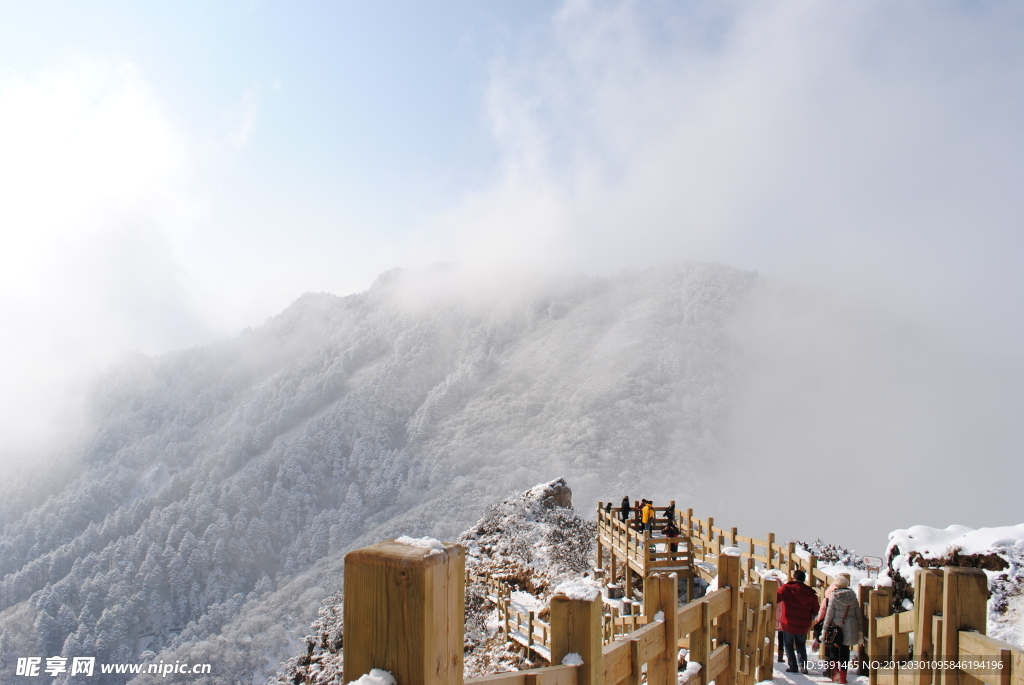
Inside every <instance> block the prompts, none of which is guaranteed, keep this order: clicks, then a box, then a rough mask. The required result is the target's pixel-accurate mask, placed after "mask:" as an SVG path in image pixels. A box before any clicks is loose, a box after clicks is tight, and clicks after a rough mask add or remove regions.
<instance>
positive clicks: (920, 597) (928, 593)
mask: <svg viewBox="0 0 1024 685" xmlns="http://www.w3.org/2000/svg"><path fill="white" fill-rule="evenodd" d="M942 578H943V573H942V570H941V569H937V568H927V569H918V570H917V572H916V574H915V578H914V610H915V611H916V612H917V623H916V625H915V626H914V660H915V661H917V662H919V663H920V664H927V663H928V662H929V661H931V660H932V659H934V658H935V651H936V650H935V644H936V641H937V639H938V637H939V636H938V635H932V616H934V615H935V614H938V613H940V612H941V611H942ZM932 675H933V674H932V670H931V669H930V668H927V667H925V668H920V667H919V668H918V670H917V672H916V673H915V674H914V685H932Z"/></svg>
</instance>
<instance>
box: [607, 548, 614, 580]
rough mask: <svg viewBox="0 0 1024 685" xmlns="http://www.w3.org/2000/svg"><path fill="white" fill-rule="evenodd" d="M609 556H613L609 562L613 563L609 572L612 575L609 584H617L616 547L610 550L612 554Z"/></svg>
mask: <svg viewBox="0 0 1024 685" xmlns="http://www.w3.org/2000/svg"><path fill="white" fill-rule="evenodd" d="M608 556H610V557H611V560H610V562H609V563H610V564H611V570H610V571H609V574H610V575H611V581H609V583H608V584H609V585H614V584H615V577H616V573H615V571H616V568H615V548H614V547H613V548H612V549H611V550H610V554H609V555H608Z"/></svg>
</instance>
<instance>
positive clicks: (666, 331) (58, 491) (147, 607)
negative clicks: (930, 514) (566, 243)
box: [0, 264, 1017, 684]
mask: <svg viewBox="0 0 1024 685" xmlns="http://www.w3.org/2000/svg"><path fill="white" fill-rule="evenodd" d="M779 292H781V290H780V289H779V288H778V287H777V286H774V285H772V284H768V283H766V282H765V280H764V279H762V278H761V277H759V276H757V275H756V274H753V273H750V272H746V271H742V270H738V269H733V268H729V267H725V266H720V265H708V264H684V265H674V266H666V267H662V268H656V269H650V270H646V271H642V272H624V273H621V274H618V275H616V276H613V277H608V278H597V277H581V276H579V277H574V276H558V275H550V274H537V273H531V274H525V275H524V274H517V275H515V276H514V277H506V276H505V275H493V274H488V275H485V276H480V277H478V276H473V275H467V273H466V272H464V271H460V270H458V269H449V268H437V269H433V270H431V271H428V272H425V273H416V274H411V273H407V272H402V271H393V272H388V273H386V274H384V275H382V276H381V277H380V278H379V279H378V280H377V281H376V282H375V283H374V285H373V286H372V287H371V288H370V289H369V290H368V291H367V292H365V293H361V294H357V295H351V296H348V297H335V296H332V295H326V294H307V295H304V296H303V297H301V298H299V299H298V300H297V301H296V302H295V303H294V304H293V305H292V306H290V307H289V308H288V309H287V310H285V311H284V312H282V313H281V314H280V315H278V316H276V317H274V318H272V319H270V320H268V321H267V322H266V323H265V324H264V325H262V326H260V327H258V328H256V329H253V330H247V331H245V332H243V333H242V334H241V335H240V336H238V337H237V338H235V339H232V340H227V341H223V342H220V343H217V344H213V345H209V346H206V347H201V348H195V349H190V350H184V351H179V352H174V353H170V354H166V355H163V356H160V357H155V358H145V357H139V358H136V359H134V360H130V361H126V362H125V363H124V364H123V365H121V366H120V367H118V368H117V369H116V370H115V371H114V372H112V373H111V374H110V375H109V376H108V377H106V378H104V379H103V381H102V382H101V383H100V384H99V386H98V389H97V392H96V396H95V398H94V401H93V403H92V405H91V407H90V410H91V412H92V415H93V416H94V421H95V423H94V426H95V427H94V430H93V432H92V433H91V434H90V435H88V436H87V437H86V438H85V439H84V440H83V442H82V444H81V446H80V447H79V448H77V449H76V450H75V451H72V452H68V453H67V454H63V455H61V456H60V460H59V463H61V464H62V467H61V468H60V469H59V470H58V471H56V472H53V471H51V472H46V473H40V474H39V475H40V477H39V478H37V479H35V480H34V483H35V484H34V485H33V486H32V487H26V485H25V481H14V480H6V481H4V482H0V661H2V665H0V672H2V677H0V680H2V682H4V683H7V682H18V678H16V677H15V676H14V675H13V669H14V664H15V659H16V658H17V657H19V656H41V657H48V656H55V655H59V654H64V655H66V656H69V657H71V656H76V655H77V656H82V655H95V656H96V657H97V660H98V661H99V662H106V663H139V662H140V661H146V660H163V661H164V662H165V663H173V662H175V661H181V662H188V663H192V664H196V663H210V664H211V666H212V677H211V678H209V679H208V682H210V683H231V684H234V683H236V682H238V681H242V682H260V683H262V682H265V681H266V679H267V678H268V677H269V676H270V675H272V674H274V673H276V672H277V670H278V664H279V662H280V660H281V659H282V658H285V657H289V656H291V655H293V654H295V653H297V652H298V651H300V650H301V649H303V648H304V644H305V643H304V641H303V638H304V636H305V635H306V632H307V630H308V626H309V624H310V621H312V620H313V619H314V618H315V617H316V616H317V612H318V610H319V608H320V606H321V601H322V600H323V598H324V597H327V596H329V595H332V594H333V593H336V592H338V590H339V589H340V588H341V584H342V568H343V557H344V554H345V552H347V551H348V550H350V549H353V548H355V547H359V546H362V545H365V544H370V543H372V542H376V541H378V540H381V539H387V538H393V537H397V536H399V535H412V536H424V535H429V536H431V537H435V538H440V539H448V540H451V539H454V538H455V537H456V536H458V535H459V534H460V532H462V531H464V530H466V529H467V528H469V527H470V526H471V525H473V523H474V522H475V521H476V519H477V517H478V516H479V513H480V512H481V511H483V510H484V508H485V507H486V506H487V505H489V504H491V503H492V502H495V501H500V500H501V499H502V498H503V497H505V496H506V495H507V494H508V493H509V492H510V491H517V490H525V489H527V488H529V487H531V486H532V485H533V484H535V483H538V482H548V481H551V480H552V479H553V478H556V477H560V476H564V477H565V478H566V480H567V481H568V482H571V483H572V487H573V492H574V500H575V502H576V506H577V509H578V510H579V511H580V512H582V513H583V514H584V515H585V516H589V512H588V511H587V508H588V507H590V506H593V505H594V503H595V502H596V500H598V499H601V500H608V499H614V500H616V501H617V500H618V499H619V498H621V496H622V495H623V494H624V493H627V492H628V493H631V494H632V495H634V496H636V495H641V496H644V497H648V498H651V499H654V500H656V501H659V502H664V501H668V500H673V499H674V500H676V501H678V502H680V503H681V504H682V505H683V506H693V507H694V508H695V509H696V510H697V511H698V512H701V514H700V515H702V516H703V515H707V514H708V513H710V514H712V515H715V516H716V517H720V520H721V521H730V522H732V523H733V524H734V525H737V526H739V527H740V530H741V532H743V533H745V534H755V535H757V534H759V533H760V531H758V530H756V528H757V527H759V526H760V527H762V528H763V529H765V528H766V529H767V530H771V531H774V532H777V533H778V534H780V535H793V536H794V537H795V536H798V535H803V534H807V535H814V534H818V535H823V536H829V537H831V536H833V535H835V536H836V537H838V538H845V535H846V533H843V534H839V533H834V532H833V530H832V528H830V527H828V525H827V524H826V522H825V521H823V520H822V517H827V516H828V511H822V512H820V515H819V516H815V517H808V516H807V511H808V507H807V503H806V500H802V499H800V498H793V499H786V498H784V497H779V496H778V491H777V486H774V485H772V484H773V482H774V481H775V479H777V478H779V473H780V468H781V467H783V466H785V464H786V463H787V462H786V460H787V459H789V460H790V461H794V460H797V461H799V460H801V459H810V458H814V457H816V456H820V455H827V456H829V459H828V460H824V459H821V460H819V461H817V462H816V463H815V469H814V475H813V477H814V478H820V479H823V480H825V481H828V480H829V479H834V478H837V477H840V478H841V477H845V473H846V472H845V470H844V469H845V468H846V465H847V464H850V463H853V460H854V459H857V460H859V461H858V462H857V463H859V464H860V465H861V468H862V469H865V470H870V464H867V463H865V462H864V458H865V457H864V455H876V457H875V458H876V460H877V461H878V462H879V464H880V465H881V466H882V467H884V468H885V469H887V473H889V474H890V477H889V478H888V479H887V480H888V481H891V482H893V483H894V484H896V485H894V487H898V482H899V479H900V473H899V468H900V465H901V464H902V463H904V462H901V461H900V460H897V459H892V458H889V455H890V452H891V451H893V450H897V451H899V450H903V449H904V448H906V447H907V445H911V446H913V447H914V449H923V448H922V447H921V446H920V445H917V444H916V443H914V442H913V440H916V437H915V436H919V435H928V436H932V435H934V436H939V437H941V435H940V433H939V432H936V431H935V430H933V429H934V428H935V426H936V425H939V426H940V428H941V427H945V426H954V425H956V426H959V425H961V424H963V425H969V422H966V421H959V422H953V421H945V422H941V423H940V424H936V423H935V421H933V420H932V419H931V418H930V417H932V416H934V415H937V414H936V412H932V411H928V412H926V411H923V409H922V411H921V412H920V414H919V415H920V416H921V417H924V418H922V419H921V421H922V422H924V423H921V424H915V423H914V421H915V420H916V419H915V416H917V415H913V416H908V415H906V414H905V413H902V414H901V413H896V412H894V411H893V407H894V406H897V405H898V406H899V407H903V406H909V405H913V406H915V407H923V408H929V407H930V405H928V402H931V401H933V398H943V397H950V396H952V397H964V398H970V399H971V401H972V402H973V401H974V398H976V397H977V396H978V395H977V394H973V395H972V394H969V393H961V394H957V395H950V394H949V393H939V392H933V391H932V390H931V389H930V387H931V386H928V385H925V386H923V387H924V389H923V390H920V391H918V390H915V388H917V387H918V384H919V377H923V376H924V371H925V370H926V371H929V377H931V376H930V371H931V368H932V367H927V368H926V365H924V362H921V361H920V360H921V359H923V358H924V355H923V354H922V349H924V348H923V347H922V346H921V345H920V344H918V340H917V339H916V338H914V337H913V336H912V335H907V334H906V331H905V330H904V329H903V328H900V327H898V326H897V327H895V328H894V327H889V328H886V327H885V326H882V327H875V328H872V327H871V326H869V325H868V323H871V322H874V321H875V320H874V319H872V318H871V317H870V316H865V315H863V314H862V313H855V314H856V315H849V314H850V312H848V311H845V310H842V309H841V308H839V309H833V308H829V307H821V306H818V307H817V309H815V308H814V307H813V306H809V304H808V303H809V302H812V301H813V298H810V299H809V298H807V297H805V296H804V295H803V294H800V293H797V295H796V296H795V297H790V294H785V296H783V297H775V296H774V295H773V296H766V295H765V293H775V294H778V293H779ZM773 298H774V299H773ZM819 304H820V303H819ZM808 312H809V313H808ZM822 312H825V313H824V314H822ZM815 317H818V318H825V319H829V321H832V322H834V321H839V322H840V324H841V325H837V326H833V327H829V326H819V325H817V323H816V322H817V321H818V319H817V318H815ZM829 317H831V318H829ZM863 331H869V333H862V332H863ZM878 331H881V333H878ZM808 341H810V342H808ZM894 349H895V350H898V351H899V354H896V355H895V356H893V355H892V354H891V351H892V350H894ZM858 355H862V356H860V357H859V356H858ZM884 355H889V356H888V357H886V356H884ZM900 355H902V356H900ZM865 359H867V361H865ZM906 359H911V360H913V363H914V364H916V366H913V367H912V369H913V371H914V373H912V374H909V375H906V377H903V376H900V375H899V374H898V373H894V371H893V369H899V368H902V366H901V365H902V364H903V363H904V360H906ZM879 360H882V361H885V362H886V363H885V364H881V363H879ZM948 367H949V365H948V364H941V365H939V364H937V365H936V366H935V367H934V368H937V369H942V368H948ZM893 378H897V379H902V380H901V381H900V382H903V385H902V386H899V387H898V388H897V390H903V391H905V392H902V393H901V392H890V390H891V386H890V385H888V384H889V383H890V380H891V379H893ZM940 380H941V377H940ZM833 381H835V382H833ZM822 389H824V390H822ZM820 392H825V393H826V395H825V396H824V401H823V400H822V397H823V396H822V395H821V394H820ZM829 392H831V393H832V394H831V395H829V394H828V393H829ZM919 395H921V396H923V398H922V397H919ZM794 398H795V399H794ZM787 402H789V404H788V405H786V403H787ZM784 405H785V406H784ZM1007 406H1010V405H1009V404H1008V405H1007ZM939 409H942V410H945V409H946V407H944V406H943V407H939ZM984 414H985V416H986V417H987V418H991V417H992V416H994V414H993V413H992V412H991V411H988V410H986V411H985V412H984ZM938 415H941V414H938ZM961 416H966V414H962V415H961ZM737 417H739V418H737ZM887 422H891V423H887ZM737 424H739V426H740V427H741V428H742V430H737ZM893 426H897V427H898V428H899V430H900V431H904V432H902V433H900V432H894V431H895V430H896V429H895V428H893ZM921 426H925V427H927V428H928V430H931V431H932V432H931V433H928V432H927V431H925V430H923V429H922V430H918V428H921ZM866 428H867V429H866ZM964 430H966V429H964ZM976 433H977V434H978V435H981V434H983V433H981V432H980V431H976ZM876 434H877V435H883V436H885V439H884V440H880V439H878V438H876V437H874V436H875V435H876ZM985 434H986V435H987V433H985ZM972 435H974V433H972ZM835 436H839V437H840V438H841V439H836V437H835ZM865 436H866V437H865ZM861 440H868V442H869V443H870V444H867V445H866V446H865V445H864V444H862V443H861V442H859V441H861ZM901 440H902V442H901ZM936 441H937V442H936V444H938V437H936ZM947 442H948V441H947ZM890 443H891V444H890ZM942 444H946V443H945V442H943V443H942ZM949 444H952V445H954V446H955V445H956V444H958V443H955V442H949ZM971 444H972V446H973V445H974V443H971ZM928 447H929V450H931V451H930V452H929V454H930V455H934V454H935V453H936V450H938V449H940V448H939V447H934V449H933V447H932V446H928ZM869 448H870V449H869ZM991 453H992V454H996V455H998V454H1001V452H998V451H992V452H991ZM737 454H740V455H748V456H747V458H746V461H743V460H738V458H737V457H736V455H737ZM787 455H795V456H787ZM730 459H731V460H732V461H730ZM905 463H906V464H910V465H912V464H913V461H912V460H905ZM979 470H981V471H983V469H981V467H980V462H979ZM957 477H958V479H964V478H969V474H967V475H964V474H960V473H958V476H957ZM807 478H808V483H810V480H811V475H808V476H807ZM1015 482H1017V481H1014V480H1013V479H1012V478H1010V477H1007V478H1004V479H1001V481H1000V483H1010V484H1012V483H1015ZM998 485H999V484H998V483H997V484H995V485H994V486H993V487H996V486H998ZM768 486H771V487H768ZM965 487H966V486H965ZM1006 487H1010V486H1009V485H1007V486H1006ZM808 488H809V491H810V485H808ZM990 494H991V493H990V491H988V490H987V491H986V496H989V495H990ZM993 496H994V495H993ZM765 497H770V498H772V502H771V506H770V507H766V506H765V502H764V500H763V498H765ZM966 497H967V495H963V494H961V496H960V497H959V499H958V501H963V502H967V500H966V499H965V498H966ZM759 498H761V499H759ZM905 499H906V506H907V507H912V508H913V511H915V512H924V511H926V507H927V506H931V505H929V504H928V502H920V501H914V500H912V499H911V498H905ZM990 499H991V497H990ZM932 500H934V501H941V500H938V499H936V498H929V500H928V501H929V502H930V501H932ZM893 501H894V502H896V503H897V504H899V503H900V502H903V501H904V498H900V499H898V500H897V499H894V500H893ZM588 503H590V504H588ZM968 504H969V503H968ZM936 506H938V505H936ZM964 506H967V504H964ZM878 511H879V512H881V511H882V510H881V509H879V510H878ZM875 513H876V514H877V515H878V516H881V515H882V514H880V513H878V512H875ZM884 513H885V516H886V518H887V519H890V520H887V521H886V522H885V525H886V527H885V528H884V529H883V532H882V533H881V536H880V537H882V538H884V532H885V531H888V530H891V529H892V528H893V527H895V526H897V525H901V524H903V525H905V524H904V523H903V522H902V521H899V520H898V519H897V520H896V521H895V522H894V521H892V520H891V519H892V518H893V517H894V516H896V514H895V513H894V512H893V511H890V510H889V509H885V510H884ZM869 514H870V512H869V513H868V514H865V517H867V516H869ZM922 515H923V514H922ZM915 516H916V514H915ZM834 519H835V520H834V521H833V522H832V523H833V524H835V525H848V526H850V527H852V528H855V529H857V530H860V529H862V528H864V527H865V525H868V524H869V523H870V525H873V526H874V525H876V522H871V521H867V519H865V520H864V521H861V520H858V521H854V522H847V521H843V520H840V519H842V517H841V516H840V514H838V513H837V514H836V516H835V517H834ZM780 522H781V523H784V524H786V526H792V528H790V529H787V528H786V527H784V526H783V525H781V523H780ZM800 526H803V528H802V529H801V528H799V527H800ZM826 528H827V529H826ZM767 530H766V531H764V532H767ZM880 548H881V543H880V544H879V551H880ZM862 551H867V550H862ZM127 679H128V676H127V675H116V674H109V675H106V676H102V677H96V678H94V679H92V680H91V681H90V682H123V681H125V680H127ZM157 679H158V678H154V677H152V676H145V675H143V676H139V677H137V678H135V682H138V683H148V682H156V681H157ZM53 680H54V682H57V683H61V682H67V681H68V675H67V674H63V675H59V676H57V677H56V678H54V679H53ZM24 682H26V683H28V682H35V681H34V680H32V679H31V678H27V679H24Z"/></svg>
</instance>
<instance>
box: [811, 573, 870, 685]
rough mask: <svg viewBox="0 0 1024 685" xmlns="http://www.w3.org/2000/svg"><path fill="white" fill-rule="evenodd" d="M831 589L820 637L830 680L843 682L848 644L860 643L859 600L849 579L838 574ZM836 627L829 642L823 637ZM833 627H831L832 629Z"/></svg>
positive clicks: (848, 660) (848, 659)
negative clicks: (833, 637) (833, 636)
mask: <svg viewBox="0 0 1024 685" xmlns="http://www.w3.org/2000/svg"><path fill="white" fill-rule="evenodd" d="M833 586H834V589H833V591H832V594H831V596H830V597H829V598H828V606H827V607H826V608H825V619H824V622H823V623H822V626H821V635H822V639H823V640H824V641H825V642H826V647H827V656H826V659H827V661H828V662H829V668H830V669H831V671H832V681H833V682H836V683H841V684H843V685H845V683H846V682H847V669H849V667H850V647H853V646H854V645H856V644H858V643H859V642H860V638H861V634H860V619H861V616H860V613H861V612H860V603H859V602H858V601H857V593H856V592H854V591H853V590H851V589H850V580H849V579H848V578H846V577H844V576H839V577H838V578H836V580H835V582H834V583H833ZM831 626H834V627H835V628H838V629H839V632H838V633H837V634H836V636H835V639H834V640H833V641H832V642H831V643H829V641H828V640H826V639H825V637H826V636H827V635H828V634H829V632H830V631H829V628H830V627H831ZM833 630H834V629H833Z"/></svg>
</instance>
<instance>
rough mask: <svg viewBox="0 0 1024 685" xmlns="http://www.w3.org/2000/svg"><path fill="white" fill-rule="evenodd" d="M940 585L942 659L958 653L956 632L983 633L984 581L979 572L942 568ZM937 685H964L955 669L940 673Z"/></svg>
mask: <svg viewBox="0 0 1024 685" xmlns="http://www.w3.org/2000/svg"><path fill="white" fill-rule="evenodd" d="M943 574H944V577H943V581H942V634H941V642H940V645H941V650H940V656H941V658H942V659H956V658H957V655H958V654H959V653H960V631H962V630H976V631H978V632H980V633H982V634H984V633H985V629H986V625H985V624H986V620H987V615H986V614H987V610H986V602H987V601H988V577H987V576H986V575H985V572H984V571H982V570H981V569H980V568H949V567H947V568H945V569H944V570H943ZM939 683H940V685H968V680H967V679H966V678H963V677H962V674H961V671H959V670H958V669H950V668H947V669H942V672H941V676H940V679H939Z"/></svg>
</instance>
